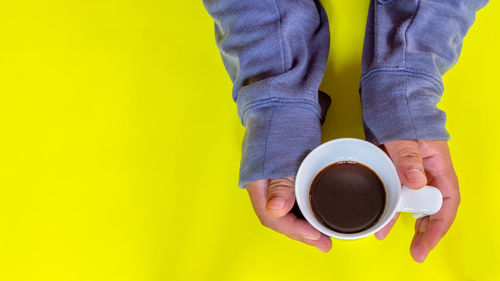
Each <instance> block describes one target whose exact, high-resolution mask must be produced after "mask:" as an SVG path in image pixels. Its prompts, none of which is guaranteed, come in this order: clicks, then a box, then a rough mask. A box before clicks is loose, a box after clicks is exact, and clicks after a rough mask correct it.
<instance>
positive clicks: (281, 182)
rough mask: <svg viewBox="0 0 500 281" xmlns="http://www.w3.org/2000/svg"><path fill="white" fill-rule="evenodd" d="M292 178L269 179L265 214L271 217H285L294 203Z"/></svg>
mask: <svg viewBox="0 0 500 281" xmlns="http://www.w3.org/2000/svg"><path fill="white" fill-rule="evenodd" d="M294 184H295V181H294V178H292V177H288V178H280V179H271V180H270V181H269V190H268V192H267V198H268V199H267V204H266V212H267V213H268V214H269V215H270V216H273V217H282V216H284V215H286V214H287V213H288V212H290V210H291V209H292V207H293V203H294V202H295V186H294Z"/></svg>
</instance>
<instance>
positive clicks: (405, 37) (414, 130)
mask: <svg viewBox="0 0 500 281" xmlns="http://www.w3.org/2000/svg"><path fill="white" fill-rule="evenodd" d="M419 9H420V0H417V9H416V10H415V13H414V14H413V17H412V18H411V20H410V22H409V23H408V26H406V30H405V34H404V47H403V52H404V53H403V62H404V67H405V68H406V51H407V47H408V30H409V29H410V27H411V25H412V23H413V21H414V20H415V18H416V17H417V14H418V11H419ZM406 79H407V78H406V77H405V79H404V80H403V85H404V91H405V92H404V97H405V104H406V112H407V113H408V118H409V119H410V124H411V127H412V129H413V133H414V134H415V138H416V139H418V134H417V130H416V129H415V124H414V122H413V116H412V114H411V112H410V107H409V106H408V90H407V88H406Z"/></svg>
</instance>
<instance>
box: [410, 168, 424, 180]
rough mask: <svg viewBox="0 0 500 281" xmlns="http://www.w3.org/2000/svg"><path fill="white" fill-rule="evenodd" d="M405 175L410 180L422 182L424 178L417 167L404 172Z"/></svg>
mask: <svg viewBox="0 0 500 281" xmlns="http://www.w3.org/2000/svg"><path fill="white" fill-rule="evenodd" d="M406 177H407V178H408V179H409V180H410V181H411V182H422V181H423V180H424V179H425V175H424V173H422V171H421V170H419V169H411V170H408V171H407V172H406Z"/></svg>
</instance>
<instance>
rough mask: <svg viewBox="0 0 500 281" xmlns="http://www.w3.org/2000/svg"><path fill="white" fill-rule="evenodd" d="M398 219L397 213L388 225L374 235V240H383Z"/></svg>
mask: <svg viewBox="0 0 500 281" xmlns="http://www.w3.org/2000/svg"><path fill="white" fill-rule="evenodd" d="M398 217H399V212H397V213H396V214H395V215H394V217H392V219H391V221H390V222H389V223H388V224H386V225H385V226H384V227H383V228H382V229H381V230H379V231H377V233H375V238H377V239H378V240H384V238H385V237H386V236H387V234H389V231H391V229H392V227H393V226H394V224H395V223H396V221H397V220H398Z"/></svg>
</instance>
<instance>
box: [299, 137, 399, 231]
mask: <svg viewBox="0 0 500 281" xmlns="http://www.w3.org/2000/svg"><path fill="white" fill-rule="evenodd" d="M340 142H354V143H357V144H362V145H366V146H371V147H372V148H375V150H376V151H380V152H382V153H380V156H381V157H380V158H381V161H388V162H389V163H390V164H391V165H390V167H391V170H392V172H393V174H394V175H395V177H396V182H397V184H398V186H401V181H400V179H399V177H398V174H397V171H396V167H395V166H394V164H393V162H392V160H391V159H390V158H389V156H388V155H387V154H386V153H385V152H384V151H383V150H382V149H380V148H379V147H377V146H376V145H374V144H372V143H370V142H368V141H365V140H361V139H356V138H339V139H334V140H330V141H327V142H325V143H323V144H321V145H319V146H317V147H316V148H315V149H313V150H312V151H311V152H310V153H309V154H308V155H307V156H306V157H305V158H304V160H302V162H301V164H300V166H299V169H298V170H297V175H296V179H295V194H296V196H295V200H297V205H298V206H299V209H300V211H301V212H302V214H303V215H304V218H305V219H306V220H307V221H308V222H309V223H310V224H311V225H312V226H313V227H314V228H315V229H317V230H318V231H320V232H321V233H323V234H325V235H328V236H330V237H334V238H338V239H344V240H355V239H360V238H363V237H367V236H370V235H372V234H374V233H376V232H377V231H379V230H380V229H382V228H383V227H384V226H385V225H387V223H389V222H390V220H391V219H392V217H393V216H394V214H395V213H396V212H397V206H398V205H399V201H400V200H401V189H400V188H398V189H396V190H397V193H398V194H396V196H395V198H396V200H397V202H395V204H396V207H395V208H394V209H393V210H392V211H391V212H390V213H385V211H387V209H386V210H385V211H384V214H383V217H384V218H382V217H381V218H380V219H384V220H385V221H383V223H381V224H378V226H376V227H372V228H369V229H367V230H365V231H362V232H357V233H340V232H336V231H334V230H332V229H330V228H328V227H326V226H323V225H322V224H320V223H319V222H318V221H317V220H316V218H314V217H313V218H308V217H309V216H308V215H307V214H306V212H305V211H304V208H307V209H308V210H309V209H310V206H309V202H308V200H306V201H307V202H303V200H302V198H301V197H299V196H297V194H298V190H299V186H298V182H299V180H298V179H299V178H300V177H301V176H302V174H303V173H304V170H305V169H306V167H305V166H304V163H306V162H307V160H308V159H310V158H311V157H313V155H314V154H316V153H319V151H322V150H324V149H325V147H328V146H331V145H334V144H336V143H340ZM335 162H338V161H333V162H331V163H329V164H328V165H331V164H333V163H335ZM360 163H362V164H363V162H360ZM378 176H379V177H380V175H378ZM385 184H386V183H384V185H385ZM306 188H307V189H309V188H310V186H307V187H306ZM386 192H389V191H388V188H387V187H386ZM311 212H312V210H311ZM376 225H377V224H376ZM325 230H326V231H325Z"/></svg>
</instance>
